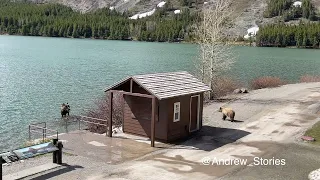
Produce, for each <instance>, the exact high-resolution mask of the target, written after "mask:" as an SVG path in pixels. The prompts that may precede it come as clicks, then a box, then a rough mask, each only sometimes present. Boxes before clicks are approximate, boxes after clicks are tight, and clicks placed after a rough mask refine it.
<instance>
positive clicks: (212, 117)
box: [106, 83, 320, 179]
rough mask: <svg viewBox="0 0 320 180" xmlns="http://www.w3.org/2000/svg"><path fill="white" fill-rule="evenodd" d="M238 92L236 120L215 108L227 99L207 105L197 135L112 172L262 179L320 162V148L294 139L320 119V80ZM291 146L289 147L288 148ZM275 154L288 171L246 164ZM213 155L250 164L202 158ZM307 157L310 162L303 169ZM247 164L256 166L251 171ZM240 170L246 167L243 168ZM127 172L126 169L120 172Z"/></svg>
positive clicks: (151, 176)
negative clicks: (283, 161)
mask: <svg viewBox="0 0 320 180" xmlns="http://www.w3.org/2000/svg"><path fill="white" fill-rule="evenodd" d="M238 98H239V99H238V100H236V101H233V102H230V103H229V104H228V106H230V107H232V108H234V109H235V110H236V120H237V121H238V122H237V123H232V122H230V121H222V120H221V117H222V115H221V114H220V113H219V112H217V110H218V108H219V107H220V106H222V105H225V103H212V104H210V105H207V106H206V107H205V109H204V118H205V122H204V125H205V126H204V127H203V129H202V132H201V133H200V134H199V135H198V136H197V137H195V138H193V139H191V140H189V141H187V142H185V143H184V144H183V145H180V146H175V147H174V149H169V150H164V151H163V152H158V154H155V155H152V156H149V157H146V158H144V159H141V160H139V161H135V162H132V164H130V165H128V166H127V167H126V168H123V169H121V170H119V171H118V172H115V174H113V176H115V177H122V178H126V179H144V177H146V175H148V179H173V178H174V179H190V178H191V179H214V178H223V177H225V178H226V179H228V177H229V179H237V178H235V177H239V179H242V178H240V177H241V175H242V176H243V177H244V178H243V179H250V178H249V177H251V179H260V178H259V177H263V175H261V174H260V173H261V172H263V173H265V177H266V178H271V179H277V177H279V179H290V178H291V179H292V178H293V177H295V178H298V179H305V178H307V176H308V173H309V172H311V171H313V170H315V169H318V168H320V165H319V164H320V160H319V159H318V160H317V158H316V157H317V155H320V151H319V150H317V148H310V147H304V146H301V145H299V144H296V140H297V139H298V137H300V135H301V134H302V133H303V132H304V131H305V130H306V129H307V128H308V127H310V126H312V125H313V124H314V123H315V122H317V121H318V120H319V119H317V118H318V117H319V115H318V114H317V113H318V110H320V105H319V103H318V102H319V100H320V83H312V84H293V85H286V86H283V87H280V88H274V89H263V90H258V91H254V92H251V93H249V94H247V95H244V96H243V97H238ZM288 149H290V150H291V153H286V151H287V150H288ZM296 153H298V154H299V153H302V155H303V156H301V157H300V160H297V159H296V156H297V154H296ZM304 153H306V154H304ZM275 155H277V157H278V158H281V157H279V155H280V156H281V155H282V158H286V160H287V164H286V165H285V167H282V168H281V169H282V170H286V171H287V172H285V171H284V172H282V171H279V167H277V166H268V169H269V171H267V172H265V171H264V170H265V169H266V168H261V167H259V166H258V167H248V166H247V165H248V164H252V163H254V162H255V161H254V158H255V157H260V158H268V157H269V158H273V156H275ZM214 158H218V159H233V160H234V159H244V160H247V162H246V163H247V164H246V165H244V166H239V165H227V166H222V165H217V164H214V165H210V166H205V165H203V164H202V161H203V160H204V159H209V160H210V162H211V163H212V162H213V160H214ZM304 163H305V164H308V166H306V165H304V168H302V170H299V168H300V169H301V165H302V167H303V164H304ZM247 168H253V169H250V171H249V172H248V171H247ZM295 169H296V171H295ZM242 171H243V172H246V173H243V174H241V172H242ZM292 171H293V173H291V172H292ZM124 172H126V173H128V174H127V175H125V176H117V174H118V173H119V174H123V173H124ZM236 172H238V174H237V175H235V173H236ZM146 173H147V174H146ZM286 173H291V174H292V176H290V175H287V174H286ZM250 174H252V176H250ZM106 177H108V176H106Z"/></svg>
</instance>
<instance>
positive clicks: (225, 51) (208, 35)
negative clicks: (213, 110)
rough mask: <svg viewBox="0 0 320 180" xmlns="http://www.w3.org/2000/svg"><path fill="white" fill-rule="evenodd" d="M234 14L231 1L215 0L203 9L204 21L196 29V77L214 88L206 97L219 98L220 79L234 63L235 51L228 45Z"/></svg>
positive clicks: (202, 18) (202, 17) (202, 19)
mask: <svg viewBox="0 0 320 180" xmlns="http://www.w3.org/2000/svg"><path fill="white" fill-rule="evenodd" d="M233 13H234V10H233V8H232V6H231V0H215V1H214V2H213V4H208V5H207V6H205V7H203V10H202V16H201V21H200V22H199V24H197V26H196V37H197V44H198V45H199V46H198V47H199V57H198V58H197V59H196V63H195V67H196V68H195V70H196V73H195V74H196V75H197V76H198V78H199V79H201V80H202V82H204V83H205V84H207V85H208V86H209V87H210V88H211V89H212V92H210V94H209V96H208V97H206V98H210V99H213V98H214V97H215V92H216V91H217V89H216V87H217V84H216V83H217V82H218V81H217V80H218V78H219V77H220V76H221V75H222V74H223V73H225V72H226V71H227V70H229V68H230V66H231V65H232V64H233V63H234V55H233V52H232V48H231V47H230V45H228V44H227V42H226V39H227V34H226V29H227V28H228V27H229V25H230V23H232V19H231V17H232V15H233Z"/></svg>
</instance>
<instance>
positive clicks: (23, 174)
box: [3, 163, 62, 180]
mask: <svg viewBox="0 0 320 180" xmlns="http://www.w3.org/2000/svg"><path fill="white" fill-rule="evenodd" d="M60 167H62V166H61V165H59V164H55V163H48V164H44V165H41V166H36V167H32V168H29V169H25V170H23V171H18V172H16V173H12V174H8V175H6V176H4V177H3V180H14V179H24V178H27V177H30V176H34V175H36V174H39V173H43V172H45V171H49V170H53V169H58V168H60Z"/></svg>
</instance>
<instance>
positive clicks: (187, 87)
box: [106, 71, 211, 100]
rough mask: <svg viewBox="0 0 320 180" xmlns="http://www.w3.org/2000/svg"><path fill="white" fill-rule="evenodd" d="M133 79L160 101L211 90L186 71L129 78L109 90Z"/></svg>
mask: <svg viewBox="0 0 320 180" xmlns="http://www.w3.org/2000/svg"><path fill="white" fill-rule="evenodd" d="M130 79H132V80H133V81H134V82H136V83H137V84H139V85H140V86H141V87H142V88H144V89H145V90H146V91H148V92H149V93H150V94H152V95H154V96H156V97H157V98H158V99H159V100H161V99H167V98H172V97H177V96H183V95H188V94H194V93H200V92H206V91H210V90H211V89H210V88H209V87H208V86H207V85H205V84H204V83H202V82H201V81H199V80H198V79H197V78H195V77H194V76H193V75H191V74H190V73H188V72H186V71H181V72H170V73H156V74H144V75H135V76H132V77H128V78H126V79H124V80H122V81H120V82H119V83H117V84H115V85H113V86H111V87H109V88H107V90H106V91H108V90H112V89H114V88H116V87H118V86H120V85H121V84H123V83H125V82H127V81H129V80H130Z"/></svg>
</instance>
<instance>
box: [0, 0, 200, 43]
mask: <svg viewBox="0 0 320 180" xmlns="http://www.w3.org/2000/svg"><path fill="white" fill-rule="evenodd" d="M171 8H172V5H171V3H168V4H167V5H166V7H165V8H162V9H167V10H170V9H171ZM162 9H158V10H157V11H156V13H155V15H153V16H151V17H146V18H142V19H138V20H130V19H129V14H128V13H126V12H125V13H118V12H116V11H112V10H109V9H108V8H103V9H99V10H97V11H94V12H90V13H86V14H82V13H80V12H75V11H73V10H72V9H71V8H69V7H66V6H63V5H58V4H41V5H39V4H33V3H26V2H10V1H6V0H0V34H3V33H8V34H17V35H25V36H49V37H69V38H98V39H114V40H125V39H138V40H143V41H177V40H179V39H184V38H188V34H190V32H189V29H190V28H189V27H190V25H191V24H193V22H194V21H195V20H196V18H197V14H194V15H191V14H190V12H189V11H182V14H178V15H169V13H166V12H161V10H162ZM159 12H160V13H159Z"/></svg>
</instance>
